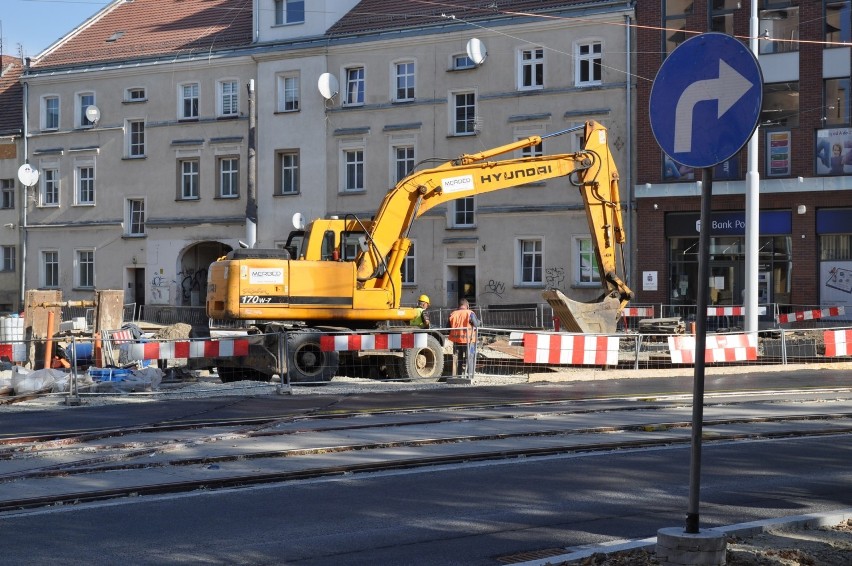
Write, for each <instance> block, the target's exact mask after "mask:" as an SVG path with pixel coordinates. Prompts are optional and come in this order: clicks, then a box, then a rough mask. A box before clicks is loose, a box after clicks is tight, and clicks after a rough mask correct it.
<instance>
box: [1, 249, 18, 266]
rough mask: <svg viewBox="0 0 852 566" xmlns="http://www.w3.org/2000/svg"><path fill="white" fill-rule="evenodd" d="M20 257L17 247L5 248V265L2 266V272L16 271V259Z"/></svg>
mask: <svg viewBox="0 0 852 566" xmlns="http://www.w3.org/2000/svg"><path fill="white" fill-rule="evenodd" d="M17 256H18V250H17V249H16V248H15V246H3V265H2V266H0V270H1V271H6V272H9V271H15V258H16V257H17Z"/></svg>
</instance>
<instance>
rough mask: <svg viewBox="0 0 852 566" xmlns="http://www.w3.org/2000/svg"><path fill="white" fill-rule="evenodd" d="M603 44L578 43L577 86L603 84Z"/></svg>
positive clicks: (592, 42)
mask: <svg viewBox="0 0 852 566" xmlns="http://www.w3.org/2000/svg"><path fill="white" fill-rule="evenodd" d="M601 49H602V44H601V42H599V41H591V42H588V43H578V44H577V46H576V51H575V53H576V61H577V64H576V66H575V70H576V76H575V82H576V84H577V86H591V85H599V84H601V67H602V65H601V63H602V56H601Z"/></svg>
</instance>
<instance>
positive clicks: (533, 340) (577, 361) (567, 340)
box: [524, 333, 620, 366]
mask: <svg viewBox="0 0 852 566" xmlns="http://www.w3.org/2000/svg"><path fill="white" fill-rule="evenodd" d="M619 340H620V339H619V338H617V337H615V336H586V335H583V334H533V333H524V363H527V364H574V365H592V366H615V365H618V346H619Z"/></svg>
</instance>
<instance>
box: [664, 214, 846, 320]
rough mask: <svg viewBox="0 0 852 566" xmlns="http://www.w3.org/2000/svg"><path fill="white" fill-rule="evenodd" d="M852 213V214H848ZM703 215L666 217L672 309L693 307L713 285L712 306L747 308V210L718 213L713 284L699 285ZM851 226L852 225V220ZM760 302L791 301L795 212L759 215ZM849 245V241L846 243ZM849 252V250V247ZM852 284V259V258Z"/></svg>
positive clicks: (712, 248)
mask: <svg viewBox="0 0 852 566" xmlns="http://www.w3.org/2000/svg"><path fill="white" fill-rule="evenodd" d="M849 212H850V215H852V210H850V211H849ZM699 220H700V216H699V213H697V212H695V213H691V212H690V213H677V212H672V213H668V214H666V216H665V234H666V241H667V242H668V244H669V254H668V255H669V269H668V273H669V297H670V300H671V304H672V305H694V304H695V303H696V302H697V296H698V295H697V294H698V290H699V289H700V288H701V287H699V285H704V286H709V289H710V293H709V303H710V304H711V305H742V304H743V301H744V289H745V251H746V250H745V230H746V219H745V212H743V211H734V212H713V213H712V214H711V226H710V254H709V255H710V263H709V274H710V275H709V281H707V282H703V283H700V282H699V281H698V236H699V229H700V226H701V225H700V221H699ZM847 226H850V227H852V216H850V218H849V221H848V223H847ZM759 233H760V236H759V239H758V241H759V243H758V251H757V254H758V258H759V260H758V261H759V263H758V302H759V303H761V304H766V303H782V304H785V303H789V302H790V285H791V280H790V275H791V273H792V269H793V261H792V212H791V211H790V210H766V211H761V212H760V227H759ZM847 244H848V242H847ZM847 249H848V248H847ZM848 259H849V260H850V261H849V262H848V263H849V270H850V271H849V276H850V283H852V255H850V256H849V257H848Z"/></svg>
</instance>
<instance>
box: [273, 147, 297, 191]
mask: <svg viewBox="0 0 852 566" xmlns="http://www.w3.org/2000/svg"><path fill="white" fill-rule="evenodd" d="M275 158H276V161H277V162H278V167H277V168H276V169H277V171H278V179H277V182H276V183H275V189H276V190H275V194H277V195H296V194H299V152H298V151H297V150H295V151H294V150H287V151H279V152H278V153H276V155H275Z"/></svg>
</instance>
